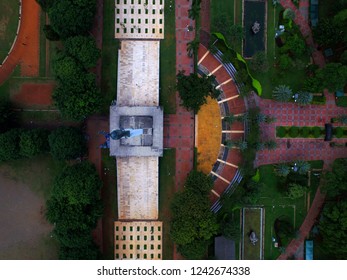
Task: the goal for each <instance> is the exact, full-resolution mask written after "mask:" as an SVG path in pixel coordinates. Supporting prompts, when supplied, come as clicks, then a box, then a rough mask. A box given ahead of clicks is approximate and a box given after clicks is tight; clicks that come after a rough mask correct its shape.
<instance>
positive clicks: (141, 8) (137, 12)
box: [115, 0, 164, 39]
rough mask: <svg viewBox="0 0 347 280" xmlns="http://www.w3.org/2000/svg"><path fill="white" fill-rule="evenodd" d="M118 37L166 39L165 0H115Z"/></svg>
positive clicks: (116, 34)
mask: <svg viewBox="0 0 347 280" xmlns="http://www.w3.org/2000/svg"><path fill="white" fill-rule="evenodd" d="M115 4H116V5H115V37H116V38H117V39H164V0H115Z"/></svg>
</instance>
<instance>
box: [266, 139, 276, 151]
mask: <svg viewBox="0 0 347 280" xmlns="http://www.w3.org/2000/svg"><path fill="white" fill-rule="evenodd" d="M264 145H265V148H266V149H268V150H275V149H276V148H277V142H276V141H275V140H269V141H266V142H265V143H264Z"/></svg>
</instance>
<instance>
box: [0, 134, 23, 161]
mask: <svg viewBox="0 0 347 280" xmlns="http://www.w3.org/2000/svg"><path fill="white" fill-rule="evenodd" d="M20 133H21V130H20V129H11V130H9V131H7V132H4V133H2V134H0V162H1V161H7V160H11V159H17V158H19V157H20V154H19V139H20V138H19V137H20Z"/></svg>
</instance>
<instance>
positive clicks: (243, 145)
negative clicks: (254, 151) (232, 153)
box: [225, 140, 248, 151]
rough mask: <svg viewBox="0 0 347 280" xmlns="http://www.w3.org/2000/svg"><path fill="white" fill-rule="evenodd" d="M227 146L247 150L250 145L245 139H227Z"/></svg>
mask: <svg viewBox="0 0 347 280" xmlns="http://www.w3.org/2000/svg"><path fill="white" fill-rule="evenodd" d="M225 146H226V147H227V148H228V149H232V148H237V149H240V150H241V151H245V150H246V149H247V147H248V144H247V142H246V141H243V140H237V141H234V140H227V141H226V142H225Z"/></svg>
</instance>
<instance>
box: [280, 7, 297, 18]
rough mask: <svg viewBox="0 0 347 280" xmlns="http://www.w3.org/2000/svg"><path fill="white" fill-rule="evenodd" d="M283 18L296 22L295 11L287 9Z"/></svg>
mask: <svg viewBox="0 0 347 280" xmlns="http://www.w3.org/2000/svg"><path fill="white" fill-rule="evenodd" d="M283 18H285V19H291V20H294V19H295V13H294V11H293V10H292V9H290V8H287V9H285V10H284V12H283Z"/></svg>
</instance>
